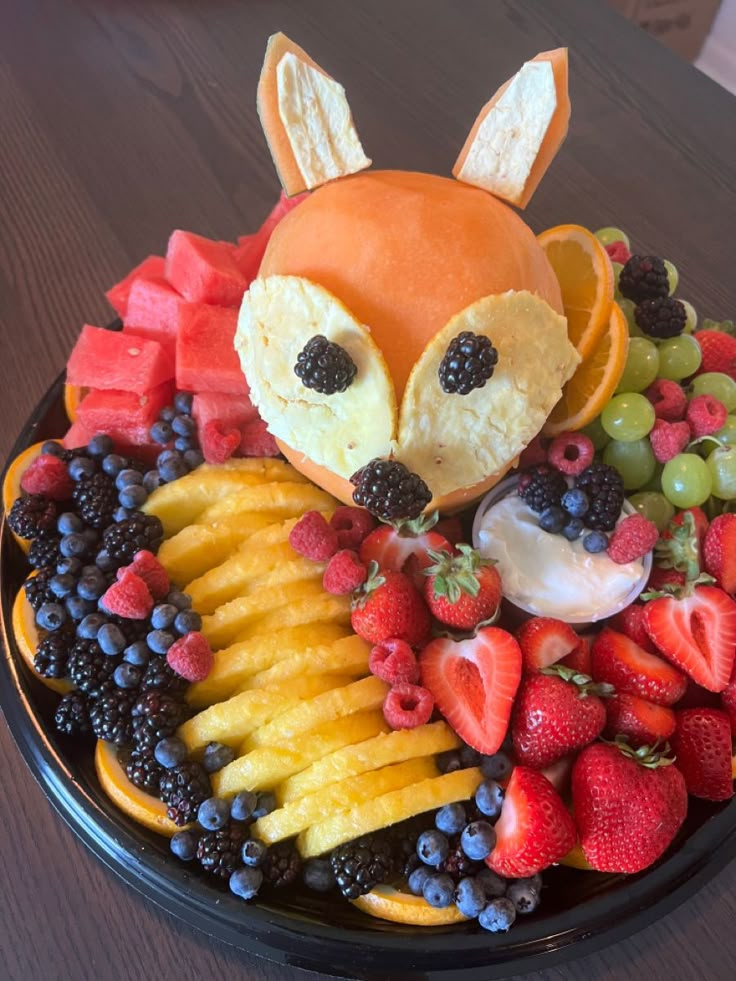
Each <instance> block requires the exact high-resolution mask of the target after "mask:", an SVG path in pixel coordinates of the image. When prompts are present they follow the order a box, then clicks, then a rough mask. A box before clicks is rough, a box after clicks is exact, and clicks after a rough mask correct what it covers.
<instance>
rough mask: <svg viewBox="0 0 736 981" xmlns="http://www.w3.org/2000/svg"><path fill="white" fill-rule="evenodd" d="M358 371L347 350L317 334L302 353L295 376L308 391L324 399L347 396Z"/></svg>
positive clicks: (295, 366) (295, 368) (300, 353)
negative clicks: (324, 396) (344, 393)
mask: <svg viewBox="0 0 736 981" xmlns="http://www.w3.org/2000/svg"><path fill="white" fill-rule="evenodd" d="M357 371H358V369H357V367H356V365H355V362H354V361H353V359H352V358H351V357H350V355H349V354H348V352H347V351H346V350H345V348H344V347H341V346H340V345H339V344H335V342H334V341H328V340H327V338H326V337H323V336H322V334H317V335H315V336H314V337H312V338H311V340H309V341H307V343H306V344H305V345H304V348H303V349H302V350H301V351H300V352H299V355H298V357H297V359H296V364H295V365H294V374H295V375H296V376H297V377H298V378H301V380H302V383H303V384H304V386H305V388H311V389H313V390H314V391H315V392H319V393H320V394H322V395H334V394H335V392H344V391H345V389H347V388H349V386H350V385H351V384H352V383H353V380H354V378H355V375H356V373H357Z"/></svg>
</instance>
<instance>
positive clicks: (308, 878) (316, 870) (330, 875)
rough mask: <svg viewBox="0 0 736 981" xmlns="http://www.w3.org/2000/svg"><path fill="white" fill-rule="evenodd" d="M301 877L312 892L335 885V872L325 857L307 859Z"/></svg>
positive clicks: (323, 890) (328, 888) (324, 889)
mask: <svg viewBox="0 0 736 981" xmlns="http://www.w3.org/2000/svg"><path fill="white" fill-rule="evenodd" d="M246 844H247V842H246ZM302 878H303V879H304V885H305V886H306V887H307V889H311V890H313V891H314V892H329V891H330V889H332V887H333V886H334V885H335V873H334V872H333V871H332V866H331V865H330V863H329V861H328V859H326V858H310V859H308V860H307V861H306V862H305V863H304V869H303V870H302Z"/></svg>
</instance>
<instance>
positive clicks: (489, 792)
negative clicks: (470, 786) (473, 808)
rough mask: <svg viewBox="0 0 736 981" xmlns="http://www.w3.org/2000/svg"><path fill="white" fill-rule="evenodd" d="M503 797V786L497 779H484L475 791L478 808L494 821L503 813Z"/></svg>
mask: <svg viewBox="0 0 736 981" xmlns="http://www.w3.org/2000/svg"><path fill="white" fill-rule="evenodd" d="M503 798H504V793H503V787H501V785H500V784H498V783H496V781H495V780H484V781H483V783H482V784H481V785H480V787H478V789H477V790H476V792H475V803H476V805H477V807H478V810H479V811H480V813H481V814H485V816H486V817H489V818H492V819H493V820H494V821H495V820H496V818H497V817H498V816H499V814H500V813H501V805H502V804H503Z"/></svg>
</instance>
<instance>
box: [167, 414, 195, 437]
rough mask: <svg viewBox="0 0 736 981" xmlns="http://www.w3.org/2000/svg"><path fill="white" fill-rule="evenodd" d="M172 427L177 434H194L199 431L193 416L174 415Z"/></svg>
mask: <svg viewBox="0 0 736 981" xmlns="http://www.w3.org/2000/svg"><path fill="white" fill-rule="evenodd" d="M171 428H172V429H173V430H174V432H175V433H176V435H177V436H193V435H194V433H195V432H196V431H197V424H196V422H195V421H194V419H192V417H191V416H184V415H181V416H174V418H173V419H172V421H171Z"/></svg>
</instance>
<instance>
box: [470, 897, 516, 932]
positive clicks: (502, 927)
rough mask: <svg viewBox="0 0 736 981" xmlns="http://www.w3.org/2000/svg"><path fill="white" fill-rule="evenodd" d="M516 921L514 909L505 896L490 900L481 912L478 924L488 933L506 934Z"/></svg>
mask: <svg viewBox="0 0 736 981" xmlns="http://www.w3.org/2000/svg"><path fill="white" fill-rule="evenodd" d="M515 919H516V909H515V907H514V904H513V903H512V902H511V900H510V899H506V897H505V896H502V897H500V898H499V899H492V900H491V902H490V903H489V904H488V905H487V906H486V908H485V909H484V910H481V912H480V915H479V917H478V923H479V924H480V925H481V926H482V927H483V929H484V930H488V931H489V932H490V933H506V931H507V930H510V929H511V927H512V926H513V923H514V920H515Z"/></svg>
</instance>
